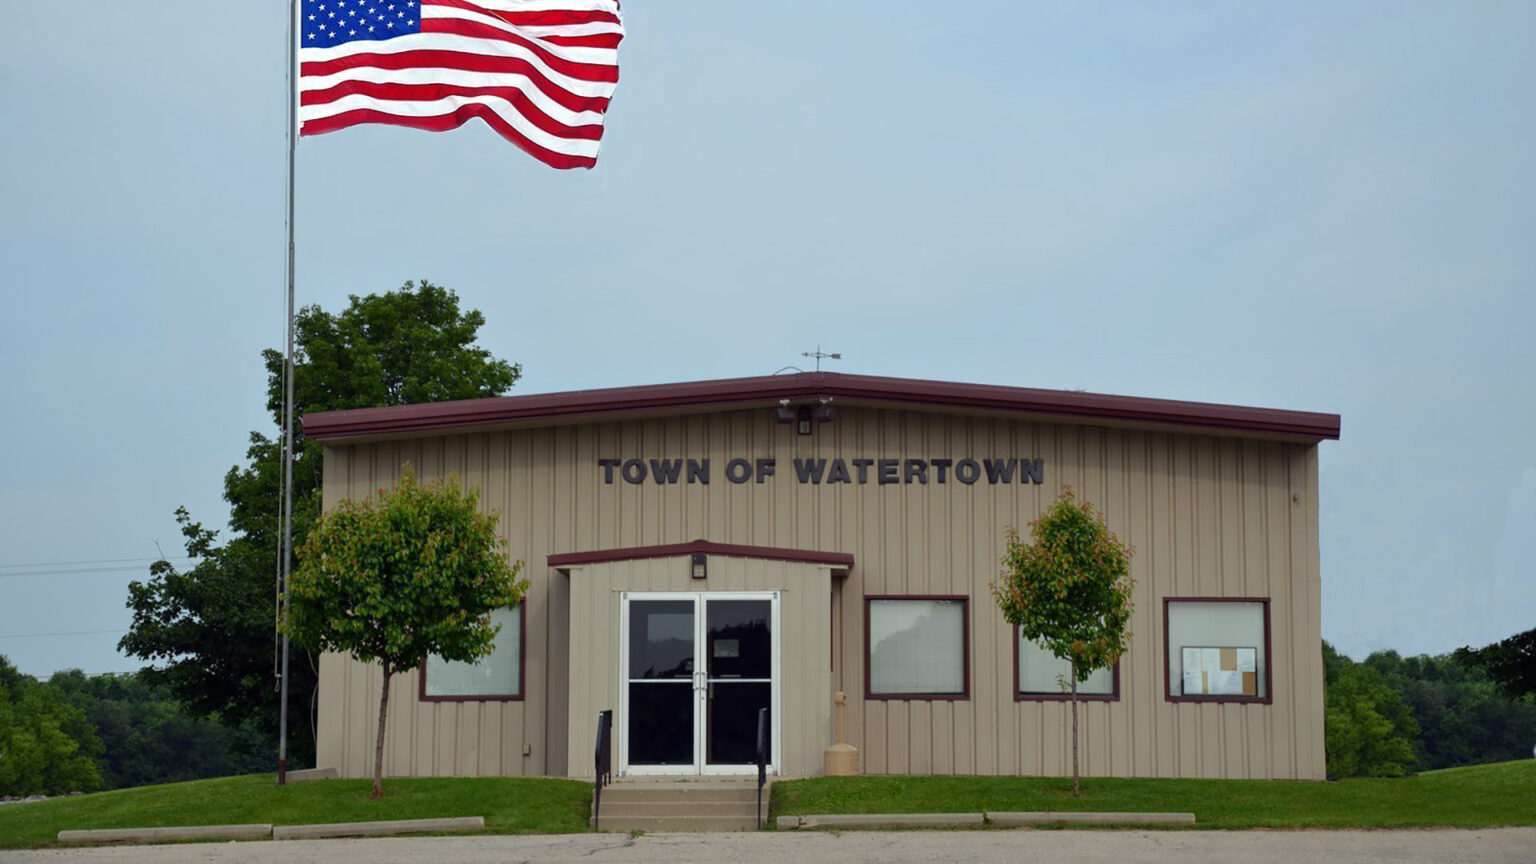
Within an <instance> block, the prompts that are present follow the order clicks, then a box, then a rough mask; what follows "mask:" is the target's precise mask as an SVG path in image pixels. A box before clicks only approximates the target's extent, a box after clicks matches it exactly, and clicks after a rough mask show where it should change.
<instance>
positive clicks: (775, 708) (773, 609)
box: [614, 590, 784, 777]
mask: <svg viewBox="0 0 1536 864" xmlns="http://www.w3.org/2000/svg"><path fill="white" fill-rule="evenodd" d="M780 593H781V592H779V591H772V590H769V591H621V592H619V658H618V659H619V674H618V679H619V693H618V702H617V704H618V706H619V710H618V716H617V717H615V718H614V719H615V721H616V722H615V723H614V727H615V731H616V732H618V734H617V735H615V736H614V737H615V738H616V739H618V740H617V741H616V742H615V743H616V745H617V746H616V749H617V751H618V760H617V763H618V764H617V765H615V772H616V773H617V774H618V775H619V776H621V777H665V776H678V777H707V776H721V775H726V776H741V775H752V774H756V773H757V765H756V764H753V763H748V764H746V765H710V764H709V761H708V759H707V758H706V750H707V742H706V741H705V740H704V736H705V734H706V732H705V728H706V725H707V716H706V711H707V706H706V705H704V701H705V699H706V698H707V695H706V693H705V691H704V690H701V688H700V687H699V684H698V677H699V676H700V675H701V674H704V673H701V672H700V670H699V667H700V665H703V664H701V663H700V660H701V659H703V658H702V657H701V656H699V655H700V649H701V646H704V647H707V646H706V645H705V643H706V641H707V639H708V633H709V622H708V615H707V614H706V611H705V604H706V603H708V602H709V601H711V600H767V601H769V613H768V615H769V622H768V628H769V634H768V635H769V645H770V648H769V652H770V655H771V656H770V658H769V659H770V663H769V672H770V674H771V675H772V682H771V684H770V685H769V686H770V689H769V693H770V696H769V700H770V708H769V711H768V729H769V732H768V734H769V736H770V738H771V740H770V742H769V747H770V749H771V750H772V752H773V757H772V761H770V762H769V763H768V773H769V774H775V775H776V774H778V773H779V765H780V763H781V762H782V760H783V758H784V757H783V752H784V748H783V740H784V734H783V724H782V722H781V719H782V715H783V706H784V698H783V681H784V675H783V656H782V655H783V650H782V645H783V633H782V627H783V624H782V618H781V615H780V612H779V610H780V606H781V604H780V602H779V599H780V598H779V595H780ZM632 600H642V601H644V600H673V601H676V600H692V601H693V626H694V643H693V644H694V654H695V657H694V672H695V677H694V684H693V685H691V686H692V687H693V690H694V700H693V733H692V734H693V764H692V765H637V766H634V767H631V766H630V764H629V604H630V601H632ZM655 686H667V685H655ZM674 686H681V685H674ZM704 687H705V688H707V687H708V682H707V681H706V682H705V683H704Z"/></svg>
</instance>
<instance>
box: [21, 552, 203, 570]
mask: <svg viewBox="0 0 1536 864" xmlns="http://www.w3.org/2000/svg"><path fill="white" fill-rule="evenodd" d="M191 557H192V556H191V555H171V556H161V558H164V559H165V560H167V561H174V560H177V559H185V558H191ZM161 558H98V559H96V560H95V561H38V562H35V563H32V564H0V570H10V569H14V568H16V567H77V566H83V565H86V564H132V563H135V562H142V561H159V560H161Z"/></svg>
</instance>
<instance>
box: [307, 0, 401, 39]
mask: <svg viewBox="0 0 1536 864" xmlns="http://www.w3.org/2000/svg"><path fill="white" fill-rule="evenodd" d="M299 28H300V32H301V33H302V34H303V37H302V41H301V44H302V45H303V46H304V47H305V48H329V47H331V46H332V45H343V44H346V43H347V42H355V41H358V40H362V39H371V40H375V41H377V40H381V39H393V38H395V37H396V36H404V35H406V34H409V33H420V32H421V15H420V10H419V9H418V7H417V4H416V2H415V0H385V2H380V0H303V2H302V5H301V7H300V10H299Z"/></svg>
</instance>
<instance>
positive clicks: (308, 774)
mask: <svg viewBox="0 0 1536 864" xmlns="http://www.w3.org/2000/svg"><path fill="white" fill-rule="evenodd" d="M339 776H341V775H339V774H337V773H336V769H335V768H305V769H303V770H301V771H289V772H288V782H289V783H303V782H305V781H307V780H335V779H336V778H337V777H339Z"/></svg>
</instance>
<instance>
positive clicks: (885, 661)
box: [864, 597, 970, 699]
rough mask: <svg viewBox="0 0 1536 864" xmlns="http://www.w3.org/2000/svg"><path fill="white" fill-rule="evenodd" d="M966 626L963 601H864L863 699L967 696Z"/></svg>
mask: <svg viewBox="0 0 1536 864" xmlns="http://www.w3.org/2000/svg"><path fill="white" fill-rule="evenodd" d="M968 627H969V623H968V620H967V616H966V598H964V597H870V598H868V600H867V603H866V606H865V620H864V635H865V639H866V640H867V641H866V642H865V643H864V648H865V665H864V671H865V675H866V676H867V677H866V678H865V682H864V686H865V690H866V692H867V695H868V698H870V699H968V698H970V687H969V679H970V657H969V655H968V654H967V653H966V642H967V641H968V633H967V629H968Z"/></svg>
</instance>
